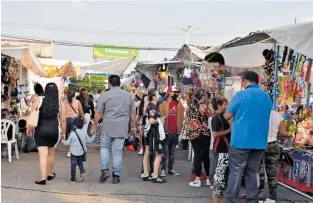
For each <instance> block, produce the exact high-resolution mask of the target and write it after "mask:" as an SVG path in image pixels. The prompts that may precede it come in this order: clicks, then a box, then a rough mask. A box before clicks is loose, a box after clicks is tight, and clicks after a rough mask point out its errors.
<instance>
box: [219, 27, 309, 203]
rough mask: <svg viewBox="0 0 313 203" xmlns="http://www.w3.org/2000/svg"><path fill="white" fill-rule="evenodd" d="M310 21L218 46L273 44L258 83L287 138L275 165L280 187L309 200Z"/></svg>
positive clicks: (283, 139) (268, 50)
mask: <svg viewBox="0 0 313 203" xmlns="http://www.w3.org/2000/svg"><path fill="white" fill-rule="evenodd" d="M312 36H313V22H307V23H299V24H296V25H288V26H282V27H278V28H273V29H268V30H264V31H257V32H254V33H251V34H250V35H248V36H246V37H244V38H237V39H236V40H233V41H231V42H228V43H225V44H223V45H222V47H223V48H225V50H227V49H228V48H233V47H237V46H246V45H248V44H254V43H258V42H262V43H267V44H271V45H274V46H273V48H272V49H264V50H263V51H262V52H260V54H262V55H263V57H264V59H265V65H263V66H262V75H263V77H262V81H261V84H262V86H263V88H264V90H265V91H266V92H268V93H269V94H270V95H271V96H272V97H273V101H274V104H273V109H275V110H278V111H279V112H281V114H282V115H283V117H284V120H285V125H286V128H287V131H288V133H287V136H283V137H282V136H280V140H281V145H282V146H283V152H282V154H281V157H280V162H279V165H278V174H277V178H278V180H279V181H280V184H282V185H284V186H286V187H288V188H290V189H292V190H294V191H297V192H298V193H301V194H302V195H304V196H306V197H308V198H310V199H313V198H312V195H313V181H312V180H313V128H312V121H313V120H312V118H313V117H312V115H313V114H312V113H313V112H312V109H313V108H312V99H311V95H312V90H311V86H312V82H313V80H312V74H311V69H312V57H313V37H312Z"/></svg>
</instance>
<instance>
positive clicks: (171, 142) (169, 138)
mask: <svg viewBox="0 0 313 203" xmlns="http://www.w3.org/2000/svg"><path fill="white" fill-rule="evenodd" d="M177 144H178V135H177V134H176V133H175V134H167V135H166V138H165V140H164V144H163V150H164V153H163V156H162V161H161V169H162V170H166V164H167V156H168V170H169V171H171V170H173V167H174V155H175V149H176V145H177Z"/></svg>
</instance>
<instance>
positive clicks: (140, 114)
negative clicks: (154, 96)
mask: <svg viewBox="0 0 313 203" xmlns="http://www.w3.org/2000/svg"><path fill="white" fill-rule="evenodd" d="M147 96H148V95H146V94H145V95H143V96H142V99H141V101H140V105H139V111H138V114H139V116H143V113H144V108H145V98H146V97H147Z"/></svg>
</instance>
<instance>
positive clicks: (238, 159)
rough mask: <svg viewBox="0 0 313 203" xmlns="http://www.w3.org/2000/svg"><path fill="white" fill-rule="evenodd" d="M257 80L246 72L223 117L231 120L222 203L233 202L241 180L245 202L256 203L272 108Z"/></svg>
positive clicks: (256, 76) (253, 74)
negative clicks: (225, 182)
mask: <svg viewBox="0 0 313 203" xmlns="http://www.w3.org/2000/svg"><path fill="white" fill-rule="evenodd" d="M258 80H259V76H258V74H257V73H255V72H252V71H248V72H246V73H245V74H244V77H243V81H242V82H243V86H244V87H245V90H242V91H239V92H238V93H237V94H236V95H235V96H234V97H233V99H232V101H231V103H230V105H229V107H228V109H227V111H226V113H225V114H224V117H225V118H226V119H231V118H233V122H232V131H231V134H232V138H231V143H230V146H231V149H230V151H229V163H228V165H229V170H230V172H229V180H228V187H227V191H226V194H225V203H234V202H235V199H236V198H237V196H238V194H239V190H240V184H241V179H242V178H244V180H245V183H246V191H247V200H246V202H251V203H252V202H253V203H258V170H259V165H260V162H261V159H262V157H263V154H264V150H265V148H266V145H267V138H268V131H269V120H270V113H271V108H272V102H271V99H270V96H269V95H268V94H267V93H265V92H263V91H262V90H261V89H260V87H259V86H258V85H257V84H258ZM245 169H246V170H245Z"/></svg>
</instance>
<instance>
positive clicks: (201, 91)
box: [193, 89, 205, 104]
mask: <svg viewBox="0 0 313 203" xmlns="http://www.w3.org/2000/svg"><path fill="white" fill-rule="evenodd" d="M204 93H205V91H204V89H197V90H196V92H195V94H194V99H193V103H194V104H197V103H199V101H200V100H201V99H202V97H203V95H204Z"/></svg>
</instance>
